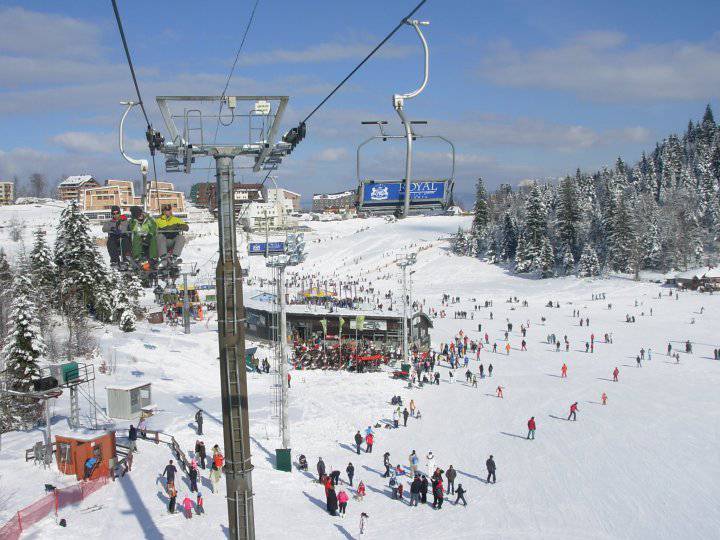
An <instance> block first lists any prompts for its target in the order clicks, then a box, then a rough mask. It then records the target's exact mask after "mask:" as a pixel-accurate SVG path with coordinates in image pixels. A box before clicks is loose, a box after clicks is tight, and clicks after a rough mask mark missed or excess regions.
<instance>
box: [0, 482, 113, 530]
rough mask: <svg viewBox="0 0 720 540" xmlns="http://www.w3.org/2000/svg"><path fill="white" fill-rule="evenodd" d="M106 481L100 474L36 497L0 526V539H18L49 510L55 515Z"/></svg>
mask: <svg viewBox="0 0 720 540" xmlns="http://www.w3.org/2000/svg"><path fill="white" fill-rule="evenodd" d="M107 483H108V478H107V477H106V476H102V477H100V478H97V479H95V480H89V481H87V482H82V483H80V484H75V485H74V486H70V487H67V488H62V489H54V490H53V492H52V493H48V494H47V495H45V496H44V497H43V498H42V499H38V500H37V501H35V502H34V503H32V504H31V505H29V506H26V507H25V508H23V509H22V510H20V511H19V512H18V513H17V514H15V515H14V516H13V517H12V519H10V521H8V522H7V523H6V524H5V525H3V526H2V527H0V540H17V539H19V538H20V535H21V533H22V532H23V531H25V530H27V529H29V528H30V527H31V526H32V525H34V524H36V523H37V522H38V521H40V520H42V519H45V518H46V517H47V516H48V515H50V513H51V512H54V513H55V515H57V513H58V510H59V509H61V508H65V507H66V506H69V505H72V504H77V503H79V502H81V501H82V500H83V499H85V498H86V497H88V496H89V495H91V494H92V493H95V492H96V491H97V490H98V489H100V488H101V487H103V486H104V485H105V484H107Z"/></svg>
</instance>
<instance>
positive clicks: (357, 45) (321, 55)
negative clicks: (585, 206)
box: [0, 0, 720, 200]
mask: <svg viewBox="0 0 720 540" xmlns="http://www.w3.org/2000/svg"><path fill="white" fill-rule="evenodd" d="M416 3H417V2H416V0H392V1H391V0H383V1H380V0H366V1H364V2H337V1H331V0H303V1H302V2H288V1H285V0H276V1H271V0H259V3H258V7H257V11H256V15H255V20H254V23H253V25H252V26H251V28H250V31H249V33H248V36H247V40H246V43H245V46H244V48H243V51H242V52H241V54H240V57H239V61H238V65H237V67H236V69H235V72H234V75H233V77H232V79H231V83H230V87H229V90H228V94H230V95H257V94H274V95H287V96H289V97H290V101H289V105H288V109H287V111H286V113H285V116H284V118H283V119H282V124H281V132H284V131H286V130H287V129H289V128H290V127H292V126H293V125H295V124H297V122H298V121H299V120H301V119H302V118H303V117H304V116H305V115H306V114H308V113H309V112H310V111H311V110H312V109H313V108H314V107H315V106H316V105H317V104H318V103H319V102H320V101H321V100H322V99H323V98H324V97H325V95H327V93H329V91H330V90H331V89H332V88H333V87H334V85H335V84H337V83H338V82H339V81H340V80H342V78H343V77H344V76H345V75H346V74H347V73H348V72H349V71H350V70H351V69H352V68H353V67H354V66H355V65H356V64H357V63H358V62H359V61H360V60H361V59H362V58H363V57H364V56H365V54H367V52H369V51H370V50H371V49H372V47H373V46H374V45H375V44H376V43H377V42H378V41H379V40H380V39H382V38H383V37H384V36H385V34H386V33H388V32H389V31H390V30H391V29H392V28H393V27H394V26H395V24H397V22H398V21H399V20H400V19H401V18H402V17H403V16H405V15H406V14H407V13H408V12H409V11H410V10H411V9H412V8H413V7H414V5H415V4H416ZM253 4H254V0H246V1H237V0H233V1H232V2H230V1H226V0H205V1H204V2H202V3H198V2H196V1H193V2H191V1H186V0H173V1H170V0H156V1H153V2H147V1H140V0H118V5H119V9H120V12H121V14H122V17H123V22H124V25H125V31H126V34H127V38H128V41H129V45H130V48H131V52H132V55H133V60H134V62H135V66H136V70H137V73H138V79H139V83H140V89H141V92H142V94H143V100H144V102H145V104H146V105H147V109H148V113H149V114H150V116H151V121H152V122H153V125H154V126H155V127H157V128H160V129H161V130H162V131H164V132H166V130H165V129H164V125H163V122H162V119H161V116H160V114H159V111H158V109H157V106H156V103H155V96H157V95H192V94H196V95H219V94H220V93H221V92H222V89H223V87H224V85H225V81H226V79H227V77H228V74H229V72H230V68H231V65H232V61H233V59H234V57H235V53H236V51H237V48H238V46H239V44H240V40H241V38H242V34H243V30H244V28H245V25H246V24H247V21H248V18H249V16H250V12H251V9H252V6H253ZM416 17H417V18H419V19H422V20H428V21H430V25H429V26H426V27H424V31H425V35H426V37H427V40H428V43H429V46H430V79H429V83H428V86H427V88H426V89H425V91H424V92H423V93H422V94H420V95H419V96H418V97H416V98H414V99H412V100H408V101H407V102H406V107H405V110H406V113H407V115H408V116H409V117H410V118H411V119H416V120H427V121H428V125H427V126H422V127H418V128H417V129H418V132H420V133H423V134H425V135H442V136H443V137H446V138H448V139H450V140H451V141H452V142H453V143H454V144H455V147H456V152H457V154H456V171H455V177H456V178H455V180H456V188H455V191H456V193H458V194H460V196H461V198H463V195H464V194H470V193H472V191H473V185H474V183H475V181H476V179H477V178H478V177H482V178H483V179H484V180H485V182H486V184H487V185H488V187H489V188H490V189H492V188H494V187H497V186H498V185H499V184H500V183H505V182H507V183H511V184H517V183H518V182H520V181H522V180H525V179H551V178H557V177H559V176H562V175H564V174H568V173H572V172H574V171H575V169H576V168H578V167H579V168H581V169H583V170H590V171H592V170H597V169H598V168H601V167H603V166H611V165H612V164H613V163H614V162H615V160H616V159H617V157H618V156H621V157H622V158H623V159H624V160H625V161H627V162H630V163H634V162H636V161H637V160H638V159H639V157H640V155H641V152H643V151H648V150H652V149H653V148H654V146H655V142H656V141H658V140H662V139H663V138H665V137H667V136H668V135H669V134H671V133H677V132H682V130H684V129H685V127H686V126H687V123H688V120H690V119H694V120H699V119H700V118H701V116H702V113H703V110H704V108H705V105H706V104H707V103H710V104H711V105H713V106H714V108H715V109H717V106H718V101H719V100H718V98H719V97H720V96H719V95H718V94H719V93H720V31H719V29H718V23H717V21H720V2H710V1H694V0H688V1H685V2H682V3H680V2H676V1H673V2H669V1H664V0H655V1H652V2H650V1H647V2H646V1H635V2H624V1H615V0H611V1H605V2H602V3H600V2H561V1H552V0H550V1H544V2H534V1H519V0H507V1H504V2H502V3H501V2H487V1H479V0H476V1H467V0H456V1H453V0H443V1H439V0H428V1H427V3H426V4H425V5H424V6H423V7H422V8H421V10H420V11H419V12H418V14H417V15H416ZM0 28H1V29H2V31H1V32H0V96H1V99H0V125H1V126H2V129H0V179H2V180H5V179H7V180H11V179H12V178H13V177H14V176H18V177H19V178H20V180H21V181H24V180H25V179H26V178H27V177H28V176H29V175H30V174H32V173H35V172H40V173H43V174H45V175H46V176H47V177H48V179H49V180H50V181H56V180H57V179H59V178H61V177H63V176H66V175H69V174H92V175H94V176H95V177H96V178H98V179H99V180H101V181H102V180H104V179H106V178H130V179H138V178H139V172H138V169H137V167H135V166H133V165H130V164H128V163H127V162H125V161H124V160H123V159H122V157H121V156H120V154H119V152H118V150H117V126H118V123H119V120H120V116H121V114H122V112H123V108H122V107H121V106H120V105H119V102H120V101H121V100H127V99H131V98H134V90H133V87H132V83H131V79H130V74H129V70H128V67H127V64H126V62H125V58H124V54H123V51H122V47H121V42H120V37H119V34H118V31H117V28H116V26H115V21H114V17H113V12H112V7H111V3H110V1H109V0H108V1H102V2H101V1H97V0H73V1H71V2H57V1H52V0H44V1H43V0H23V1H22V2H6V1H4V0H2V1H0ZM421 75H422V48H421V45H420V42H419V40H418V37H417V35H416V34H415V32H414V31H413V29H412V28H411V27H409V26H407V27H404V28H402V29H401V30H400V31H399V32H398V33H397V34H396V35H395V36H394V37H393V39H392V40H391V41H390V42H388V43H387V44H386V46H385V47H384V48H383V49H381V51H380V53H379V54H378V55H376V56H375V57H373V58H372V59H371V60H370V61H369V62H368V63H367V64H366V65H365V66H363V68H362V69H361V70H360V71H359V72H358V73H357V74H356V75H355V76H354V77H353V78H352V79H350V81H349V82H348V83H347V84H346V85H345V86H344V87H343V88H342V89H341V90H340V91H339V92H338V93H337V94H336V95H335V96H334V97H333V98H332V99H331V100H330V101H329V102H328V103H327V104H326V105H325V106H324V107H323V108H321V109H320V111H318V113H317V114H316V115H315V116H313V117H312V118H311V119H310V121H309V122H308V125H307V130H308V134H307V138H306V139H305V140H304V141H303V142H302V143H301V144H300V145H299V146H298V147H297V148H296V149H295V151H294V152H293V153H292V154H291V155H290V156H288V157H287V158H285V160H284V161H283V163H282V165H281V167H280V169H279V170H278V171H277V175H276V176H277V183H278V184H279V185H281V186H285V187H287V188H289V189H292V190H294V191H297V192H299V193H301V194H303V196H304V197H307V200H309V196H310V195H311V194H312V193H322V192H333V191H340V190H344V189H348V188H354V187H355V186H356V184H357V180H356V150H357V147H358V145H359V144H360V143H361V142H362V141H364V140H365V139H367V138H368V137H370V136H372V135H374V134H375V130H374V128H373V127H372V126H363V125H361V124H360V122H361V121H363V120H387V121H389V123H390V124H389V126H388V129H389V131H391V132H393V133H399V132H400V130H401V125H400V124H399V122H398V118H397V115H396V113H395V111H394V110H393V108H392V96H393V94H395V93H404V92H409V91H411V90H414V89H415V88H416V87H417V86H418V85H419V81H420V80H421ZM206 125H207V126H208V127H206V128H205V131H204V134H203V136H204V138H205V139H206V140H207V139H209V138H211V137H212V133H211V132H213V131H214V130H213V129H212V127H214V124H213V123H212V122H210V123H207V124H206ZM126 127H127V129H126V137H127V145H128V147H129V149H130V151H131V152H132V153H133V155H134V156H135V157H148V155H147V154H148V152H147V148H146V146H145V145H144V143H143V141H144V123H143V121H142V117H141V115H140V113H139V112H136V111H134V112H133V113H131V116H130V120H129V121H128V124H127V126H126ZM233 128H238V129H237V130H235V131H232V130H233ZM246 129H247V126H245V128H244V130H245V131H246ZM245 131H243V129H242V126H240V127H239V126H238V125H234V126H231V127H230V128H229V129H228V130H227V131H226V130H225V128H223V129H222V130H221V132H220V136H219V139H220V140H234V138H239V139H242V137H245V138H247V136H248V135H247V133H246V132H245ZM404 152H405V148H404V142H403V141H402V140H398V141H389V142H385V143H382V142H374V143H371V144H368V145H367V146H365V147H364V150H363V152H362V156H361V163H360V165H361V176H362V177H366V178H375V179H385V180H388V179H400V178H402V177H403V176H404ZM203 161H207V160H201V161H199V162H198V163H196V170H194V171H193V172H191V173H190V174H189V175H185V174H178V173H166V172H165V170H164V168H163V166H162V165H163V159H162V157H160V158H159V160H158V167H159V170H158V177H159V178H162V179H167V180H169V181H173V182H175V183H176V185H177V186H178V187H180V188H182V189H187V188H189V186H190V185H191V184H192V183H194V182H200V181H206V180H207V179H208V178H210V173H209V171H207V170H203V168H204V167H208V165H211V164H210V163H204V162H203ZM450 171H451V159H450V153H449V150H448V147H447V146H446V145H444V143H443V144H440V143H439V141H437V140H430V139H426V140H420V141H418V142H417V143H416V145H415V159H414V174H413V177H414V178H418V179H424V180H430V179H438V178H447V177H448V176H449V175H450ZM237 174H238V178H239V179H240V180H243V181H246V182H250V181H255V180H257V178H255V177H253V175H252V174H248V173H247V171H242V170H239V171H238V172H237Z"/></svg>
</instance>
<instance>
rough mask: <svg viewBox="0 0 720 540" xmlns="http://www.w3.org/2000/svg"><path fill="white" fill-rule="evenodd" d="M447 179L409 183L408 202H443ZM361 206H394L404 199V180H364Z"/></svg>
mask: <svg viewBox="0 0 720 540" xmlns="http://www.w3.org/2000/svg"><path fill="white" fill-rule="evenodd" d="M447 186H448V182H447V180H430V181H418V182H411V183H410V204H411V205H424V204H432V203H443V202H445V199H446V196H447ZM361 189H362V192H361V195H360V201H361V204H362V206H396V205H399V204H402V203H403V201H404V200H405V182H402V181H392V182H385V181H378V182H372V181H365V182H363V184H362V188H361Z"/></svg>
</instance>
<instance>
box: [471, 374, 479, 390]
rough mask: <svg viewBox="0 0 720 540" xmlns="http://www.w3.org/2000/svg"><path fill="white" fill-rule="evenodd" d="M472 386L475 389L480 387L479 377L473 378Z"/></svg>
mask: <svg viewBox="0 0 720 540" xmlns="http://www.w3.org/2000/svg"><path fill="white" fill-rule="evenodd" d="M472 386H473V388H477V387H478V382H477V377H476V376H475V375H473V376H472Z"/></svg>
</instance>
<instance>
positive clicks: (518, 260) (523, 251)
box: [515, 231, 533, 274]
mask: <svg viewBox="0 0 720 540" xmlns="http://www.w3.org/2000/svg"><path fill="white" fill-rule="evenodd" d="M532 261H533V260H532V259H531V258H529V257H528V253H527V243H526V242H525V233H524V231H523V232H521V233H520V234H518V239H517V249H516V250H515V271H516V272H517V273H518V274H524V273H526V272H529V271H530V270H531V269H532Z"/></svg>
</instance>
